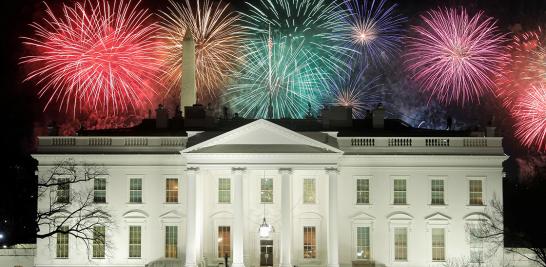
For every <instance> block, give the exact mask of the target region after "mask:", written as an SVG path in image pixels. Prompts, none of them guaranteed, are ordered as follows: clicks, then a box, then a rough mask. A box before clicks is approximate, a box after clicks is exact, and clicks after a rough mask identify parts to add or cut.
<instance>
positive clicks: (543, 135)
mask: <svg viewBox="0 0 546 267" xmlns="http://www.w3.org/2000/svg"><path fill="white" fill-rule="evenodd" d="M512 114H513V116H514V118H515V119H516V124H515V128H516V133H515V135H516V137H517V138H518V139H519V140H520V142H521V143H522V144H523V145H524V146H526V147H528V148H536V149H537V150H541V151H546V84H544V83H539V84H535V85H533V86H532V87H531V88H530V89H529V90H528V91H527V92H525V94H524V95H522V96H521V97H519V98H518V99H517V100H516V102H515V107H514V109H513V110H512Z"/></svg>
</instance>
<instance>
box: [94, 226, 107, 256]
mask: <svg viewBox="0 0 546 267" xmlns="http://www.w3.org/2000/svg"><path fill="white" fill-rule="evenodd" d="M105 232H106V229H105V227H104V226H95V227H93V258H104V251H105V248H104V244H105V243H106V242H105V241H106V235H105Z"/></svg>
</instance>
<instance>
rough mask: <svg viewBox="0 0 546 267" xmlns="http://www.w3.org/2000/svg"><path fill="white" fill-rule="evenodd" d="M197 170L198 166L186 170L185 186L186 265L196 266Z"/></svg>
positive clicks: (189, 266)
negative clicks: (186, 181)
mask: <svg viewBox="0 0 546 267" xmlns="http://www.w3.org/2000/svg"><path fill="white" fill-rule="evenodd" d="M198 170H199V169H198V168H188V169H187V170H186V176H187V180H188V183H187V187H186V188H187V190H186V209H187V212H186V218H187V220H186V265H185V266H186V267H197V257H196V253H197V250H196V248H197V244H196V241H197V231H196V227H197V218H196V214H197V212H196V211H197V209H196V191H197V186H196V185H197V183H196V176H197V171H198Z"/></svg>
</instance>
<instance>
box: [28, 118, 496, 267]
mask: <svg viewBox="0 0 546 267" xmlns="http://www.w3.org/2000/svg"><path fill="white" fill-rule="evenodd" d="M382 124H383V122H379V126H378V127H375V128H379V129H373V127H371V128H369V129H368V128H366V127H360V128H358V127H349V128H347V129H345V130H339V129H334V130H332V129H333V128H334V127H332V128H331V129H329V130H316V129H314V128H312V127H308V129H307V128H306V127H303V129H302V127H300V128H298V127H292V126H291V125H290V123H285V124H283V123H282V122H280V121H267V120H255V121H249V122H248V123H246V124H245V123H244V122H242V123H239V125H240V126H238V127H232V128H230V129H227V130H226V129H225V128H224V129H221V128H220V129H212V128H211V129H208V130H204V131H189V130H187V131H184V132H183V133H181V134H179V135H176V134H172V133H169V134H163V135H156V133H154V134H149V135H147V136H142V134H139V135H137V134H134V133H133V132H131V131H127V132H121V133H119V132H118V133H117V134H113V132H112V134H111V135H110V136H104V134H108V132H103V133H101V135H98V134H97V135H93V134H92V133H90V134H89V135H85V136H81V135H80V136H64V137H61V136H43V137H39V145H38V151H37V153H36V154H34V155H33V156H34V157H35V158H36V159H37V160H38V161H39V174H45V173H47V172H48V170H49V169H50V168H51V167H52V166H54V165H55V164H56V163H57V162H59V161H60V160H63V159H66V158H72V159H74V160H75V161H76V162H78V163H81V164H97V165H101V166H104V167H105V168H106V169H107V170H108V175H106V176H104V177H102V178H100V179H95V181H94V182H92V183H90V184H89V186H91V187H93V189H94V193H95V199H96V200H97V202H98V203H97V205H103V206H104V207H105V209H107V210H108V211H109V212H110V213H111V214H112V216H113V218H114V219H115V227H107V228H104V229H95V230H98V231H104V233H105V235H106V240H107V241H108V242H109V243H110V244H111V248H109V249H108V248H107V249H105V248H104V246H90V247H87V246H85V245H84V244H83V243H82V242H80V241H78V240H76V239H74V238H73V237H72V236H67V235H64V234H58V235H56V236H53V237H51V238H47V239H43V240H37V250H36V258H35V266H37V267H46V266H91V265H93V266H126V267H128V266H186V267H194V266H200V267H205V266H218V265H222V264H223V262H224V256H226V255H227V256H228V261H229V265H230V266H233V267H243V266H244V267H258V266H275V267H277V266H279V267H291V266H302V267H303V266H309V267H311V266H327V267H338V266H342V267H348V266H407V267H409V266H442V265H443V264H445V262H446V261H449V260H450V259H463V258H465V259H469V260H470V261H475V262H479V261H482V259H483V260H484V261H486V266H500V265H499V264H500V263H501V261H502V254H503V253H502V249H501V250H499V253H497V254H495V255H492V256H490V257H489V256H488V257H485V256H484V254H485V253H486V250H487V244H483V243H481V242H480V241H479V240H475V239H473V238H469V233H468V229H469V227H472V225H473V224H476V223H478V222H479V221H480V220H482V219H484V218H485V219H487V216H486V214H484V212H485V209H486V207H487V205H488V204H489V203H490V201H491V200H493V199H495V198H496V199H497V200H499V201H501V202H502V162H503V161H504V160H505V159H506V156H505V155H504V153H503V149H502V145H501V142H502V140H501V138H500V137H484V136H483V135H482V136H481V137H471V136H470V135H468V134H466V135H463V134H462V133H459V132H450V131H425V130H419V129H411V128H408V127H402V126H400V127H398V128H396V130H391V131H389V129H388V127H386V125H385V127H383V126H384V125H382ZM376 126H377V125H376ZM340 129H341V128H340ZM186 132H187V134H186ZM120 134H121V136H120ZM46 201H49V199H47V200H43V201H41V202H40V203H39V206H43V205H47V204H48V203H44V202H46ZM53 201H54V200H53ZM264 218H265V220H266V222H267V224H268V225H270V226H271V232H270V233H267V231H265V230H266V229H265V228H262V229H261V230H262V232H261V234H260V233H259V229H260V225H262V224H263V222H264ZM44 230H45V229H44ZM481 266H484V265H483V264H482V265H481Z"/></svg>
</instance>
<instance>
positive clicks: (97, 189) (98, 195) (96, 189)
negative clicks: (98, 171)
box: [93, 178, 106, 203]
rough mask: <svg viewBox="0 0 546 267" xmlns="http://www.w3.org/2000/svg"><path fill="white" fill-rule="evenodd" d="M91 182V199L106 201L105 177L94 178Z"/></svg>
mask: <svg viewBox="0 0 546 267" xmlns="http://www.w3.org/2000/svg"><path fill="white" fill-rule="evenodd" d="M93 184H94V185H93V201H94V202H95V203H106V179H105V178H95V179H94V181H93Z"/></svg>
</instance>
